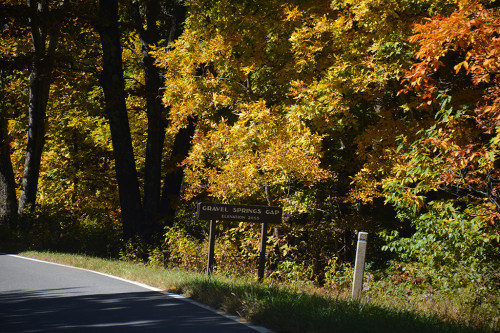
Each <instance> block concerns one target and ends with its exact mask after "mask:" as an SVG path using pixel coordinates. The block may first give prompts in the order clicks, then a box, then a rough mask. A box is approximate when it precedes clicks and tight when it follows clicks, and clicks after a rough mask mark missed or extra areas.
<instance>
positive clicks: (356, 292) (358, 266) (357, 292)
mask: <svg viewBox="0 0 500 333" xmlns="http://www.w3.org/2000/svg"><path fill="white" fill-rule="evenodd" d="M367 239H368V233H367V232H360V233H359V234H358V246H357V249H356V262H355V264H354V277H353V279H352V298H353V299H355V300H358V299H359V298H360V296H361V290H362V289H363V275H364V273H365V256H366V241H367Z"/></svg>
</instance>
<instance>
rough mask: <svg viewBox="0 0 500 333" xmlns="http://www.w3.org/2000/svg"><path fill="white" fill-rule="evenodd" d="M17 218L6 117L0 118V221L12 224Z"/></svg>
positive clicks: (14, 184)
mask: <svg viewBox="0 0 500 333" xmlns="http://www.w3.org/2000/svg"><path fill="white" fill-rule="evenodd" d="M16 220H17V197H16V182H15V179H14V171H13V169H12V162H11V159H10V142H9V138H8V133H7V119H6V118H3V117H2V118H0V223H9V224H10V225H13V224H14V222H15V221H16Z"/></svg>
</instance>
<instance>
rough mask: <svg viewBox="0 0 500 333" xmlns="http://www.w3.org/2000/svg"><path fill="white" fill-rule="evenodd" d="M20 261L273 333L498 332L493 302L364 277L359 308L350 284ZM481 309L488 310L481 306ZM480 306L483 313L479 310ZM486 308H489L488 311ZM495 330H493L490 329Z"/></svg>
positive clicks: (50, 255) (54, 256)
mask: <svg viewBox="0 0 500 333" xmlns="http://www.w3.org/2000/svg"><path fill="white" fill-rule="evenodd" d="M20 254H21V255H25V256H29V257H32V258H38V259H43V260H47V261H52V262H57V263H62V264H66V265H71V266H75V267H81V268H85V269H90V270H95V271H99V272H104V273H107V274H112V275H115V276H119V277H123V278H125V279H129V280H132V281H137V282H142V283H145V284H148V285H151V286H155V287H158V288H161V289H163V290H166V291H169V292H173V293H179V294H184V295H185V296H187V297H190V298H192V299H195V300H197V301H199V302H201V303H203V304H206V305H209V306H211V307H213V308H215V309H220V310H223V311H225V312H227V313H230V314H233V315H237V316H240V317H242V318H244V319H247V320H249V321H250V322H252V323H254V324H256V325H260V326H263V327H266V328H269V329H272V330H273V331H275V332H297V333H299V332H300V333H302V332H403V331H404V332H495V331H496V330H498V322H496V323H495V322H494V321H492V320H491V318H495V316H496V318H498V315H499V312H498V307H497V305H498V303H497V301H498V298H497V299H496V300H494V299H491V300H489V301H487V300H482V302H478V297H487V296H485V295H483V296H480V295H479V294H478V293H477V290H475V291H472V290H468V291H465V290H461V291H460V295H452V294H451V293H450V292H449V291H446V290H434V291H429V290H427V291H426V292H424V291H422V290H419V289H416V288H412V289H410V288H411V287H410V284H406V285H405V284H404V283H399V284H394V283H391V285H392V286H393V288H388V287H387V284H386V283H384V281H383V280H377V279H376V278H373V277H370V276H372V275H371V274H372V273H371V272H368V276H369V277H370V278H369V280H368V283H369V284H370V287H369V288H365V290H364V291H363V294H362V298H361V300H360V301H359V302H355V301H352V300H351V299H350V290H349V283H344V284H339V285H336V286H333V285H330V286H329V287H321V288H319V287H316V286H314V285H313V284H311V283H307V282H305V283H304V280H302V279H297V280H293V279H288V280H286V281H284V280H281V281H278V280H276V279H274V278H272V277H268V278H266V279H265V281H264V282H263V283H258V282H257V281H256V278H255V275H254V276H248V277H234V276H232V277H228V276H224V275H221V274H214V275H212V276H211V277H206V276H205V274H204V273H201V272H193V271H188V270H185V269H179V268H171V269H165V268H163V267H157V265H156V264H154V263H152V262H150V263H142V264H140V263H137V262H136V263H132V262H128V261H122V260H110V259H103V258H97V257H89V256H83V255H75V254H63V253H55V252H40V251H27V252H21V253H20ZM485 301H486V302H485ZM479 303H482V305H481V306H479V307H478V306H477V305H478V304H479ZM487 304H489V306H486V305H487ZM495 325H497V326H495Z"/></svg>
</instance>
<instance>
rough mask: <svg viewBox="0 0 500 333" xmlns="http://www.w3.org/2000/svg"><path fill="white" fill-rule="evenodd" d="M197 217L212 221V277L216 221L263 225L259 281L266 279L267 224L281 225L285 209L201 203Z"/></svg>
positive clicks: (210, 271)
mask: <svg viewBox="0 0 500 333" xmlns="http://www.w3.org/2000/svg"><path fill="white" fill-rule="evenodd" d="M197 216H198V218H199V219H200V220H210V233H209V243H208V260H207V275H210V274H211V273H212V270H213V265H214V247H215V227H216V221H238V222H256V223H262V228H261V235H260V237H261V239H260V255H259V271H258V279H259V281H261V280H262V279H263V278H264V268H265V264H266V243H267V224H268V223H281V219H282V218H283V209H282V208H281V207H274V206H254V205H226V204H219V203H210V202H200V203H199V204H198V211H197Z"/></svg>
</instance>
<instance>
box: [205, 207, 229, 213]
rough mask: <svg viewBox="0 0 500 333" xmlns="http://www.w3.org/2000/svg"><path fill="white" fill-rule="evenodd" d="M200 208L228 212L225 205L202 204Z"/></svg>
mask: <svg viewBox="0 0 500 333" xmlns="http://www.w3.org/2000/svg"><path fill="white" fill-rule="evenodd" d="M202 209H203V210H206V211H211V212H225V213H229V210H228V209H227V207H218V206H203V207H202Z"/></svg>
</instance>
